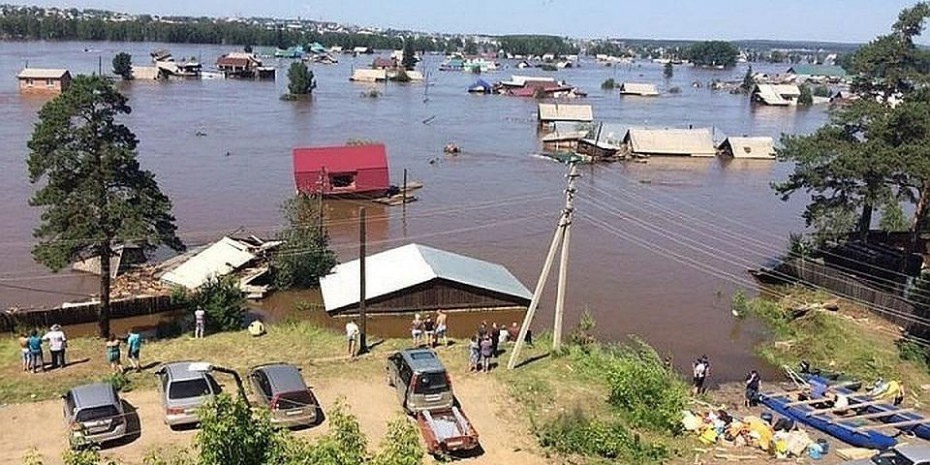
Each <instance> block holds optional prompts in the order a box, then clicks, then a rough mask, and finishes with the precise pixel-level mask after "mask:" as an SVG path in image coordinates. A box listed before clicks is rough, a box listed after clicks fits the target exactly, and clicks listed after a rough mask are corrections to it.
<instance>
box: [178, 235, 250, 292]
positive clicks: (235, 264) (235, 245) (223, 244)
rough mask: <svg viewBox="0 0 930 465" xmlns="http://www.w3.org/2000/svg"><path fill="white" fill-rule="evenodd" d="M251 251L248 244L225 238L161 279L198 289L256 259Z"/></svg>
mask: <svg viewBox="0 0 930 465" xmlns="http://www.w3.org/2000/svg"><path fill="white" fill-rule="evenodd" d="M251 249H252V247H251V246H249V245H248V244H245V243H243V242H240V241H237V240H235V239H231V238H229V237H223V238H222V239H220V240H219V241H217V242H215V243H213V244H212V245H210V246H209V247H207V248H206V249H204V250H203V251H202V252H200V253H198V254H196V255H194V256H193V257H191V258H190V259H188V260H187V261H186V262H184V263H182V264H180V265H178V267H177V268H175V269H173V270H171V271H168V272H167V273H165V274H164V275H162V277H161V279H162V280H163V281H167V282H169V283H173V284H177V285H179V286H184V287H186V288H188V289H197V288H198V287H200V286H202V285H203V284H204V283H205V282H207V280H209V279H210V278H217V277H220V276H225V275H227V274H229V273H232V272H233V271H235V270H237V269H239V268H241V267H242V266H243V265H245V264H246V263H248V262H250V261H252V260H253V259H255V254H253V253H252V251H251Z"/></svg>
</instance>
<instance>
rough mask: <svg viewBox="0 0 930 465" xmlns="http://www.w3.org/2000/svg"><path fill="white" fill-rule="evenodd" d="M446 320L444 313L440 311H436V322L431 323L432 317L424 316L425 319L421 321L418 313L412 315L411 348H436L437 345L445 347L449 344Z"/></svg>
mask: <svg viewBox="0 0 930 465" xmlns="http://www.w3.org/2000/svg"><path fill="white" fill-rule="evenodd" d="M446 318H447V315H446V312H444V311H442V310H437V311H436V321H433V317H431V316H430V315H426V319H422V318H421V317H420V314H419V313H417V314H415V315H413V321H412V322H410V336H411V337H412V338H413V346H414V347H421V346H424V345H425V346H429V347H436V346H437V345H447V344H448V343H449V340H448V333H449V327H448V325H447V324H446Z"/></svg>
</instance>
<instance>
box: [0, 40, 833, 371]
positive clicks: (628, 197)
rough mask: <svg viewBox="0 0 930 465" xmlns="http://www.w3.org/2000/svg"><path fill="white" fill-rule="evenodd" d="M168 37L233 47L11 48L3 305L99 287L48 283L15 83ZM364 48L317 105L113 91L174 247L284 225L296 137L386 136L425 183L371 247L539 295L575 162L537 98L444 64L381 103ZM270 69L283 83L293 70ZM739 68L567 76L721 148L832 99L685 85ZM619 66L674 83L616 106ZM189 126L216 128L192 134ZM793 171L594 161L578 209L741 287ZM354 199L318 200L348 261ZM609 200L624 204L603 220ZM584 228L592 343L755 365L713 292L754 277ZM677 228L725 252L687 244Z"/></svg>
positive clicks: (624, 118)
mask: <svg viewBox="0 0 930 465" xmlns="http://www.w3.org/2000/svg"><path fill="white" fill-rule="evenodd" d="M161 47H164V48H168V49H170V50H172V52H174V54H175V55H176V56H199V57H201V60H202V62H203V63H206V64H208V65H209V64H210V63H213V61H214V59H215V57H217V56H219V55H221V54H223V53H226V52H229V51H231V50H232V49H233V48H234V47H222V46H208V45H182V44H137V43H134V44H118V43H101V44H94V47H93V48H96V49H100V50H101V51H100V53H99V54H98V53H83V52H82V50H83V49H84V48H85V44H83V43H74V42H67V43H46V42H42V43H10V42H2V43H0V76H4V77H5V78H4V79H0V103H2V104H0V185H2V186H3V197H2V199H0V218H3V219H4V220H3V221H2V222H0V285H3V286H4V288H3V292H0V305H2V306H4V307H5V306H9V305H30V304H46V305H53V304H56V303H58V302H60V301H61V300H71V299H76V298H77V297H76V296H75V294H77V295H81V294H91V293H93V292H94V291H95V287H96V282H95V280H94V279H93V278H88V277H83V276H78V275H72V274H70V273H62V274H60V275H49V274H48V272H47V271H46V270H44V269H43V268H42V267H41V266H39V265H37V264H35V263H34V262H33V260H32V258H31V256H30V252H29V251H30V248H31V246H32V244H33V239H32V235H31V232H32V229H33V228H34V227H35V225H36V220H37V215H38V212H37V211H36V210H35V209H32V208H29V207H28V206H27V199H28V198H29V196H30V195H31V193H32V191H33V186H32V185H30V184H29V182H28V180H27V177H26V167H25V158H26V155H27V148H26V142H27V140H28V138H29V135H30V133H31V130H32V125H33V123H34V121H35V114H36V111H37V110H38V108H39V107H40V105H41V104H42V99H41V98H32V97H29V98H26V97H21V96H19V94H18V91H17V88H16V80H15V79H12V76H13V75H15V74H16V73H17V72H18V71H19V69H20V68H21V67H22V66H23V65H24V64H25V62H26V61H27V60H28V61H29V64H30V66H34V67H68V68H70V69H71V71H72V72H73V73H90V72H93V71H95V70H96V67H97V60H98V56H100V57H102V59H103V61H104V62H109V60H110V59H111V58H112V56H113V55H115V54H116V53H117V52H120V51H127V52H129V53H131V54H132V55H133V57H134V58H135V59H136V61H137V62H138V64H142V62H143V61H144V60H145V57H147V56H148V54H149V52H150V51H151V50H153V49H155V48H161ZM371 59H372V57H359V58H352V57H347V56H346V57H341V62H340V63H339V64H338V65H336V66H321V65H314V66H313V71H314V73H315V74H316V79H317V82H318V89H317V91H316V92H315V93H314V96H313V100H312V101H310V102H285V101H281V100H280V99H279V95H280V94H282V93H283V92H284V89H285V87H286V80H285V79H279V80H278V81H277V82H249V81H238V80H213V81H186V82H169V83H155V82H141V81H138V82H133V83H130V84H120V86H121V88H122V89H123V91H124V92H125V93H126V94H127V95H128V96H129V98H130V104H131V105H132V107H133V113H132V115H130V116H129V117H128V118H126V123H127V124H128V125H129V126H130V127H131V128H132V129H133V130H134V131H135V132H136V134H137V136H138V137H139V140H140V146H139V153H140V161H141V162H142V164H143V166H144V167H146V168H148V169H151V170H153V171H154V172H155V173H156V175H157V177H158V181H159V183H160V185H161V187H162V189H163V190H164V191H165V192H166V193H167V194H168V195H169V196H170V197H171V198H172V200H173V202H174V213H175V215H176V216H177V218H178V224H179V227H180V232H181V234H182V236H183V238H184V239H185V240H186V241H187V242H188V243H191V244H196V243H204V242H206V241H210V240H215V239H216V238H218V237H219V236H220V235H222V234H227V233H231V232H233V231H237V230H246V231H254V232H258V233H261V234H271V233H273V232H274V231H275V230H276V229H278V228H279V226H280V223H281V221H282V220H281V216H280V213H279V206H280V204H281V202H282V201H283V200H285V199H286V198H287V197H288V196H290V195H292V194H293V192H294V183H293V176H292V171H291V170H292V165H291V149H292V148H293V147H295V146H307V145H322V144H342V143H344V142H346V141H347V140H349V139H370V140H375V141H381V142H384V143H385V144H386V145H387V148H388V155H389V158H390V164H391V167H390V168H391V176H392V181H393V182H394V183H395V184H399V183H400V182H401V177H402V173H403V169H405V168H406V169H408V170H409V178H410V179H411V180H419V181H423V182H424V184H425V187H424V188H423V189H422V190H420V191H418V192H416V196H417V197H418V198H419V201H418V202H415V203H412V204H410V205H408V207H407V214H406V215H402V210H401V209H399V208H388V207H383V206H375V205H371V204H366V208H368V217H369V225H368V235H369V241H370V247H369V249H370V252H371V253H377V252H379V251H382V250H385V249H388V248H392V247H396V246H400V245H403V244H405V243H408V242H422V243H425V244H428V245H431V246H435V247H438V248H442V249H446V250H450V251H454V252H456V253H461V254H465V255H469V256H473V257H476V258H479V259H484V260H489V261H492V262H497V263H501V264H503V265H505V266H507V267H508V268H509V269H510V270H512V271H513V273H514V274H515V275H516V276H517V277H518V278H519V279H520V280H521V281H523V282H524V283H525V284H527V286H528V287H532V286H533V284H535V282H536V279H537V277H538V273H539V269H540V267H541V265H542V262H543V259H544V255H545V251H546V249H547V246H548V243H549V241H550V239H551V234H552V231H553V229H554V227H555V222H556V220H557V217H558V214H559V210H560V208H561V207H562V204H563V199H562V190H563V189H564V182H565V167H564V166H562V165H559V164H557V163H554V162H551V161H548V160H543V159H539V158H536V157H533V156H531V155H532V154H534V153H536V152H537V151H538V150H539V140H538V137H537V133H536V122H535V117H536V104H537V102H536V101H534V100H533V99H520V98H507V97H502V96H473V95H467V94H466V93H465V89H466V88H467V86H468V85H470V84H471V83H472V82H473V81H474V79H475V77H474V76H473V75H471V74H469V73H439V72H433V73H432V76H433V77H432V79H433V82H432V85H431V87H430V89H429V98H428V100H427V99H424V94H425V92H424V87H423V84H422V83H419V84H417V83H413V84H409V85H395V84H389V85H381V86H379V88H380V89H382V90H383V95H382V96H381V97H380V98H376V99H373V98H362V97H360V96H359V94H360V92H361V91H362V90H364V89H365V88H366V87H365V86H362V85H357V84H353V83H351V82H349V81H348V77H349V75H350V73H351V70H352V68H353V67H359V66H361V67H364V66H367V65H368V64H369V63H370V60H371ZM439 59H440V58H439V57H427V59H426V63H425V64H426V66H427V67H430V68H432V69H434V70H435V68H436V66H437V65H438V62H439ZM270 61H271V63H276V64H277V66H278V67H279V73H280V76H284V74H285V67H286V66H287V65H288V62H287V61H284V60H282V61H275V60H270ZM756 68H758V71H761V72H783V71H784V70H783V69H779V68H777V67H768V66H764V65H763V66H758V65H757V66H756ZM511 71H512V72H514V73H516V74H549V73H543V72H542V71H540V70H515V69H509V70H504V71H501V72H499V73H496V74H490V75H487V76H483V78H484V79H486V80H491V81H494V80H505V79H508V78H509V74H511ZM744 72H745V69H744V68H742V67H740V68H737V69H734V70H732V71H710V70H700V69H693V68H688V67H677V68H676V72H675V77H674V78H673V79H672V80H671V81H669V82H667V83H666V81H665V80H664V79H663V78H662V67H661V66H659V65H653V64H651V63H646V64H642V65H638V64H637V65H633V66H629V67H615V68H604V67H599V66H597V65H595V64H594V63H583V66H582V67H581V68H577V69H568V70H560V71H558V72H557V73H556V74H557V76H558V78H559V79H564V80H566V81H568V82H570V83H572V84H575V85H578V86H580V87H581V88H582V89H584V90H587V91H588V92H589V93H590V97H589V98H588V99H587V103H590V104H592V105H593V106H594V114H595V118H596V119H598V120H603V121H606V122H608V123H611V124H613V125H616V126H619V127H630V126H653V127H688V126H689V125H692V126H693V127H712V128H714V131H715V134H716V136H717V138H718V139H720V138H722V137H724V136H726V135H729V134H734V135H742V134H750V135H761V136H765V135H767V136H773V137H778V136H779V134H781V133H782V132H790V133H796V132H808V131H811V130H812V129H814V128H816V127H817V126H819V125H820V124H821V122H822V121H823V120H824V112H823V111H822V110H821V109H811V110H800V109H792V108H757V107H753V106H751V105H750V104H749V101H748V99H747V98H746V97H745V96H740V95H730V94H728V93H720V92H713V91H710V90H708V89H707V88H706V87H705V88H700V89H697V88H693V87H691V83H692V82H695V81H698V82H701V83H704V84H706V83H707V82H709V81H711V80H713V79H723V80H734V81H738V80H739V79H741V77H742V75H743V73H744ZM608 77H613V78H614V79H615V80H617V81H618V82H624V81H635V82H654V83H659V86H660V89H662V90H667V89H668V88H670V87H680V88H681V90H682V91H681V93H680V94H675V95H671V94H667V93H666V94H663V95H662V96H660V97H658V98H654V99H628V98H623V99H621V98H620V97H619V96H618V95H617V93H616V92H603V91H601V90H600V83H601V82H602V81H604V79H606V78H608ZM198 131H199V132H202V133H205V134H206V135H205V136H197V135H196V133H197V132H198ZM450 141H454V142H455V143H456V144H457V145H459V146H460V147H461V148H462V150H463V153H462V154H460V155H459V156H457V157H449V156H446V155H444V154H443V153H442V147H443V146H444V145H445V144H446V143H448V142H450ZM227 152H228V153H229V155H228V156H226V154H227ZM431 161H432V163H431ZM789 168H790V167H788V166H785V165H782V164H774V163H771V162H761V163H758V164H757V163H756V162H754V161H752V162H750V161H745V162H744V161H739V162H731V163H723V164H721V162H719V161H717V160H714V159H708V160H677V159H663V160H659V159H654V160H650V161H649V163H647V164H622V163H617V164H612V165H604V166H591V167H585V169H583V170H582V174H583V177H582V179H581V180H580V181H579V185H578V187H579V193H578V196H579V205H578V211H579V214H588V215H593V216H595V217H597V218H600V219H602V220H604V221H607V222H610V224H611V225H612V226H614V227H616V228H623V229H624V231H626V233H627V234H634V235H636V236H637V237H640V238H642V239H643V240H645V241H648V242H649V243H650V244H653V245H655V246H656V247H659V248H661V250H668V251H672V252H676V253H679V254H683V255H687V256H690V257H693V259H694V260H697V261H700V262H701V263H705V264H707V265H708V266H712V267H713V268H715V269H719V270H722V271H724V272H726V273H727V274H728V275H732V276H737V277H740V278H742V277H745V269H746V268H750V267H751V266H750V265H752V264H754V263H760V262H762V261H764V260H765V259H767V258H769V257H771V256H774V255H775V254H777V253H778V252H779V249H781V248H782V246H783V244H784V242H785V238H786V237H787V233H788V232H789V231H793V230H799V229H800V228H801V227H803V223H802V221H801V220H800V219H799V218H798V215H797V212H798V211H799V210H800V207H801V206H800V205H799V204H798V203H797V202H792V203H787V204H786V203H782V202H780V201H779V200H778V199H777V198H776V196H775V195H773V194H772V192H771V191H770V189H769V184H770V182H771V181H772V180H774V179H779V178H782V177H784V176H785V175H786V173H787V172H788V170H789ZM595 203H596V205H597V206H595ZM357 206H358V204H356V203H351V202H327V204H326V215H327V221H328V222H330V223H331V226H330V227H329V234H330V236H331V238H332V243H333V244H334V246H335V248H336V250H337V252H338V253H339V258H340V260H341V261H347V260H351V259H354V258H355V257H356V255H357V253H358V247H357V243H356V241H357V237H358V226H357V215H358V210H357ZM605 207H606V208H609V209H614V210H617V211H620V212H622V213H623V215H614V214H608V213H606V212H605V211H604V210H603V208H605ZM624 215H625V216H624ZM684 215H688V216H684ZM624 218H626V219H624ZM631 218H632V219H640V220H642V221H645V222H648V223H650V224H652V225H654V227H655V230H648V229H644V228H643V227H641V226H638V225H636V224H634V223H633V222H631V220H630V219H631ZM698 220H700V221H698ZM702 222H704V223H702ZM710 225H713V227H711V226H710ZM574 227H575V229H574V234H573V236H572V239H573V241H572V245H571V247H572V252H571V264H570V267H569V272H570V275H569V280H568V284H569V290H568V294H567V309H568V315H567V320H568V321H566V327H567V328H570V327H571V326H572V325H574V324H575V323H576V322H577V319H578V317H579V315H580V313H581V311H582V310H583V309H585V308H588V309H590V311H591V313H592V314H593V315H594V316H595V318H596V319H597V321H598V324H597V331H598V333H599V335H600V336H602V337H604V338H607V339H613V340H617V339H622V338H624V337H625V335H627V334H632V333H635V334H641V335H642V336H643V337H644V338H645V339H646V340H647V341H649V342H651V343H653V344H655V345H656V346H657V347H658V348H659V350H660V351H661V352H663V353H664V352H667V351H668V352H672V353H674V354H675V356H676V360H678V361H683V362H682V366H686V365H687V360H689V359H690V358H691V357H692V356H693V355H694V354H699V353H706V354H708V355H709V356H710V357H711V358H712V359H713V360H715V362H716V363H715V373H716V374H717V375H720V376H725V377H726V376H730V377H733V378H735V377H740V376H742V375H743V374H744V372H745V370H746V369H747V368H748V367H750V366H754V365H756V364H758V363H759V362H758V361H757V360H755V359H754V357H753V356H752V355H751V351H750V350H749V347H750V346H751V344H752V343H753V341H755V340H758V338H759V337H760V334H759V332H758V328H757V327H755V325H752V324H744V328H742V330H741V331H739V332H740V334H742V335H743V336H742V337H739V338H732V337H731V336H730V331H731V330H732V329H733V321H732V317H731V316H730V313H729V310H728V309H726V308H722V307H721V305H718V304H716V303H715V297H714V294H715V293H716V292H718V291H719V292H721V293H723V294H724V295H729V293H731V292H732V291H733V290H734V289H735V288H736V287H737V286H743V285H746V283H745V282H743V281H741V280H738V279H736V278H732V277H728V278H723V277H721V275H715V274H710V273H708V272H706V271H702V270H697V269H695V268H693V267H691V266H684V265H682V264H681V263H678V262H676V261H674V260H670V259H668V258H667V257H662V256H660V255H657V254H656V253H655V252H654V251H650V250H646V249H645V248H643V247H641V246H638V245H636V244H634V243H632V242H631V241H629V240H625V239H623V238H622V237H618V236H616V235H612V234H608V233H606V232H605V231H604V230H602V229H600V228H597V227H594V226H592V224H591V223H590V222H586V221H583V220H581V221H578V222H576V224H575V226H574ZM688 227H690V228H692V229H696V230H699V231H700V232H703V233H710V234H708V235H706V236H705V235H702V234H700V233H699V232H697V231H695V230H689V229H686V228H688ZM753 228H755V229H753ZM758 230H762V231H764V234H767V236H766V237H765V241H766V243H767V244H770V247H769V246H767V247H755V246H751V245H748V244H746V243H744V242H743V241H742V240H741V238H742V237H746V236H757V237H758V236H760V235H762V234H763V233H760V232H759V231H758ZM658 231H661V232H664V233H665V234H669V235H671V237H673V238H675V240H672V239H669V238H668V237H665V236H662V235H660V234H659V233H658ZM727 232H729V233H730V234H727ZM686 237H690V238H693V239H696V240H699V241H700V242H699V243H700V244H702V247H705V248H713V249H714V250H715V252H714V253H703V252H700V251H696V250H693V249H691V248H689V247H686V246H684V245H683V244H682V242H683V240H684V238H686ZM721 251H723V252H726V253H727V254H732V255H733V256H729V255H726V254H722V253H720V252H721ZM35 276H40V278H35ZM551 281H552V282H554V280H551ZM12 285H16V286H17V287H19V288H11V287H10V286H12ZM23 287H26V288H39V289H43V290H44V291H42V292H36V291H30V290H25V289H22V288H23ZM554 294H555V291H554V285H553V287H550V288H549V289H547V291H546V293H545V294H544V298H545V300H544V301H543V308H542V309H541V311H540V313H539V319H538V320H537V322H536V327H537V331H539V330H542V329H544V328H546V327H551V324H552V323H551V321H552V312H551V303H552V302H553V301H554ZM282 296H283V297H279V296H275V297H273V298H272V299H271V300H270V301H268V302H265V303H262V305H261V307H262V309H263V311H267V312H270V313H271V314H273V315H278V314H281V315H286V314H288V313H290V312H291V310H290V308H291V307H292V305H293V304H292V303H289V302H288V295H287V294H282ZM507 319H512V318H509V317H508V318H507ZM473 323H474V322H472V321H467V322H465V323H463V325H464V326H465V327H468V326H473ZM117 324H122V323H117ZM133 324H135V323H133ZM377 325H378V326H382V323H381V322H380V321H379V322H378V323H377ZM383 326H384V327H386V328H393V329H390V331H388V332H392V333H393V331H394V329H403V327H404V324H403V322H402V321H401V322H398V323H396V324H395V323H388V322H384V323H383Z"/></svg>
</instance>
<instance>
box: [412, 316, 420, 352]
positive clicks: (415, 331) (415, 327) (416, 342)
mask: <svg viewBox="0 0 930 465" xmlns="http://www.w3.org/2000/svg"><path fill="white" fill-rule="evenodd" d="M410 336H412V337H413V346H414V347H420V339H421V338H422V337H423V320H421V319H420V314H419V313H417V314H414V315H413V321H412V322H410Z"/></svg>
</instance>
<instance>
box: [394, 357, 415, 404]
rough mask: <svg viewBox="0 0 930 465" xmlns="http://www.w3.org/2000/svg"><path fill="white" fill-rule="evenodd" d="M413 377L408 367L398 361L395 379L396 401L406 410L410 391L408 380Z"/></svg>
mask: <svg viewBox="0 0 930 465" xmlns="http://www.w3.org/2000/svg"><path fill="white" fill-rule="evenodd" d="M412 377H413V370H412V369H411V368H410V366H409V365H407V364H406V363H404V361H403V360H401V361H400V369H399V370H398V377H397V383H396V387H397V399H398V400H399V401H400V405H402V406H404V408H407V396H408V391H409V390H410V379H411V378H412Z"/></svg>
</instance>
